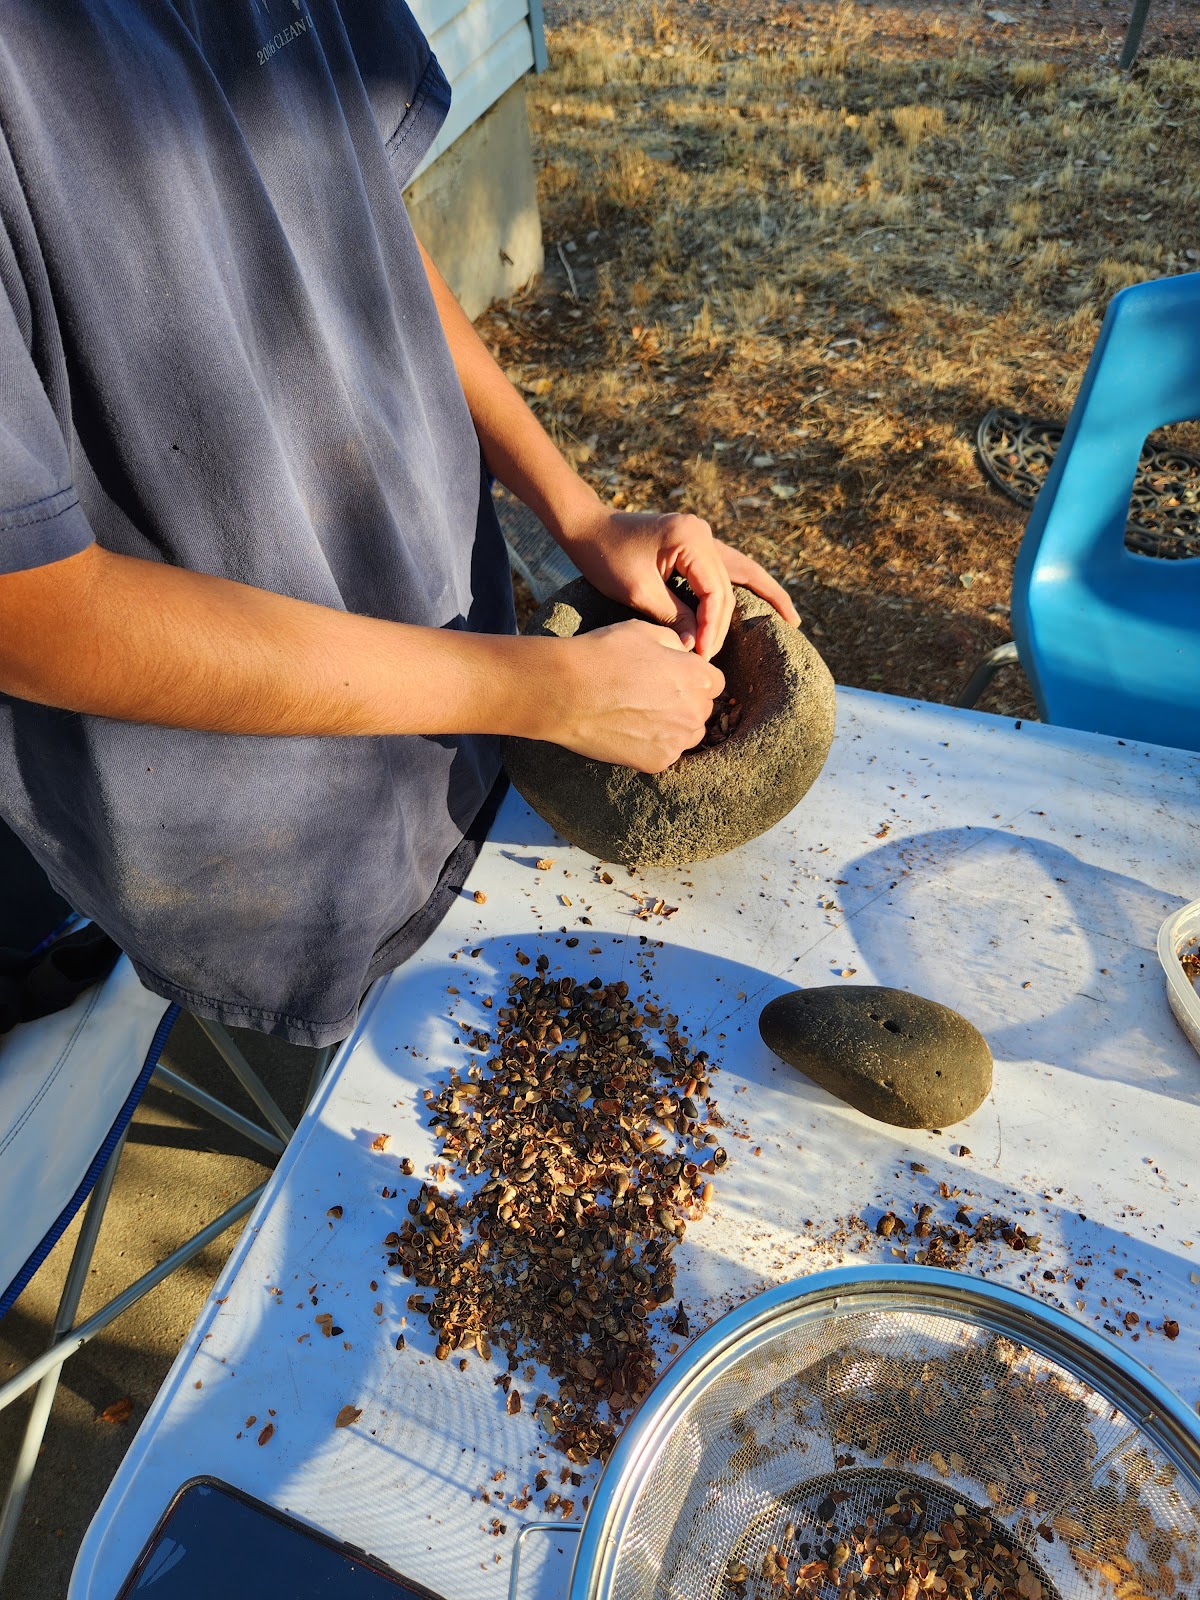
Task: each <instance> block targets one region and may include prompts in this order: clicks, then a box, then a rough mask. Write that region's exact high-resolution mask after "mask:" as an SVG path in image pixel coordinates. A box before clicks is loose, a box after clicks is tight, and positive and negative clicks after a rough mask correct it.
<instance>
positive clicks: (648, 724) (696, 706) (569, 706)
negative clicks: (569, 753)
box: [534, 622, 725, 772]
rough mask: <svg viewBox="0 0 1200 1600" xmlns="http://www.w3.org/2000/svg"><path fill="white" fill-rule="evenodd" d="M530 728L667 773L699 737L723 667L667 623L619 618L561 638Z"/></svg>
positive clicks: (596, 756)
mask: <svg viewBox="0 0 1200 1600" xmlns="http://www.w3.org/2000/svg"><path fill="white" fill-rule="evenodd" d="M556 667H557V668H558V670H556V671H555V672H554V673H552V674H551V675H549V676H548V678H547V679H543V681H542V682H541V684H540V685H539V694H540V697H541V699H540V710H539V718H540V720H541V727H540V728H539V730H538V732H537V733H536V734H535V735H534V736H535V737H537V738H541V739H547V740H550V741H551V742H552V743H554V744H560V745H565V746H566V748H567V749H568V750H574V751H575V752H576V753H577V754H578V755H581V756H590V757H591V759H592V760H593V761H609V762H612V763H613V764H614V765H620V766H626V767H634V768H636V769H637V770H638V771H639V772H665V771H666V769H667V768H668V767H669V766H671V765H673V763H674V762H676V761H678V760H679V757H680V756H681V755H682V754H683V752H684V751H685V750H691V749H692V748H693V747H694V746H695V745H698V744H699V743H700V741H701V740H702V739H703V737H704V729H705V724H706V723H707V721H708V719H709V717H710V716H711V715H712V708H713V701H714V699H715V698H716V697H717V695H719V694H720V692H721V690H722V689H723V688H724V687H725V678H724V675H723V673H721V672H720V670H719V669H718V668H716V667H714V666H713V665H712V664H711V662H708V661H705V660H703V659H702V658H701V657H700V656H698V655H693V654H692V653H691V652H690V651H689V650H688V649H686V648H685V646H684V645H683V643H682V642H681V640H680V639H679V637H678V636H677V635H676V634H675V633H673V632H672V631H671V630H670V629H669V628H657V627H655V626H654V624H653V623H649V622H618V623H614V624H613V625H612V626H611V627H607V628H596V629H595V630H594V631H593V632H591V633H584V634H579V635H577V636H576V637H575V638H573V639H564V640H562V641H561V645H560V647H559V649H558V654H557V660H556Z"/></svg>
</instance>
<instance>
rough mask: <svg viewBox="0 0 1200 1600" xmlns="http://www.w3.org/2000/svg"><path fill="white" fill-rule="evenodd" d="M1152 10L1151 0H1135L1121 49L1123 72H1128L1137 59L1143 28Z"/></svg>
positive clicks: (1120, 63) (1120, 64)
mask: <svg viewBox="0 0 1200 1600" xmlns="http://www.w3.org/2000/svg"><path fill="white" fill-rule="evenodd" d="M1149 10H1150V0H1134V6H1133V15H1132V16H1131V17H1130V19H1129V29H1128V31H1127V32H1126V34H1125V46H1124V48H1123V49H1122V51H1121V59H1120V62H1119V63H1118V65H1119V66H1120V69H1121V71H1122V72H1128V71H1129V69H1130V67H1131V66H1132V65H1133V63H1134V62H1135V61H1136V60H1137V53H1138V50H1139V49H1140V48H1141V43H1142V29H1143V28H1144V27H1145V26H1146V15H1147V13H1148V12H1149Z"/></svg>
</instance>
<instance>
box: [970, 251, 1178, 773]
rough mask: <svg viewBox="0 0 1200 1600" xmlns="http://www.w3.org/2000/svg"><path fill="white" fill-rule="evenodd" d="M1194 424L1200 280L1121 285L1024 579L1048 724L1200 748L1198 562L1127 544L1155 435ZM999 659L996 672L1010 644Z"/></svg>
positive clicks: (1026, 642)
mask: <svg viewBox="0 0 1200 1600" xmlns="http://www.w3.org/2000/svg"><path fill="white" fill-rule="evenodd" d="M1196 418H1200V273H1196V272H1193V273H1188V274H1187V275H1186V276H1183V277H1176V278H1162V279H1158V280H1156V281H1155V282H1153V283H1141V284H1136V285H1135V286H1134V287H1133V288H1131V289H1123V290H1122V291H1121V293H1120V294H1118V295H1117V296H1116V297H1115V298H1114V299H1113V301H1112V303H1111V304H1110V306H1109V308H1108V312H1107V314H1106V315H1105V318H1104V324H1103V326H1102V328H1101V329H1100V336H1099V338H1098V339H1097V341H1096V348H1095V349H1094V350H1093V352H1092V358H1091V361H1090V362H1089V363H1088V369H1087V372H1086V373H1085V375H1084V379H1083V386H1082V388H1081V389H1080V391H1079V397H1078V399H1077V400H1076V402H1075V405H1074V408H1073V409H1072V412H1071V416H1070V420H1069V422H1068V423H1067V428H1066V432H1065V433H1064V435H1063V440H1062V444H1061V445H1060V446H1059V448H1058V452H1057V455H1056V456H1055V460H1054V465H1053V467H1052V468H1051V471H1050V475H1049V477H1048V478H1047V480H1046V483H1045V486H1044V487H1043V489H1042V491H1041V493H1040V494H1039V495H1038V497H1037V500H1036V501H1035V503H1034V507H1033V511H1032V512H1031V514H1030V518H1029V523H1028V526H1027V528H1026V531H1025V537H1024V540H1023V541H1022V544H1021V549H1020V552H1019V554H1018V556H1017V563H1016V568H1015V570H1014V572H1013V589H1012V624H1013V633H1014V635H1015V637H1016V652H1015V654H1016V656H1017V658H1018V659H1019V660H1020V663H1021V665H1022V667H1024V669H1025V674H1026V676H1027V678H1028V679H1029V683H1030V686H1031V688H1032V689H1033V694H1034V698H1035V699H1036V701H1037V704H1038V710H1039V713H1040V715H1041V717H1042V720H1043V721H1044V722H1052V723H1058V724H1060V725H1062V726H1065V727H1069V728H1082V729H1085V730H1087V731H1089V732H1094V733H1109V734H1116V735H1118V736H1121V737H1124V738H1129V739H1142V740H1147V741H1149V742H1151V743H1154V744H1165V745H1175V746H1178V747H1181V748H1183V749H1187V750H1200V560H1196V559H1184V560H1180V561H1166V560H1162V559H1160V558H1157V557H1154V556H1144V555H1140V554H1138V553H1137V552H1135V551H1132V550H1127V549H1126V548H1125V525H1126V522H1127V520H1128V515H1129V503H1130V498H1131V496H1132V493H1133V484H1134V477H1135V475H1136V473H1137V466H1138V458H1139V456H1140V454H1141V450H1142V446H1143V444H1144V443H1145V440H1146V436H1147V435H1148V434H1149V433H1151V432H1153V430H1154V429H1155V428H1160V427H1165V426H1166V425H1167V424H1169V423H1173V422H1185V421H1188V420H1192V419H1196ZM1006 652H1007V654H1006ZM989 659H990V661H991V663H992V670H994V668H995V666H996V665H999V664H1002V662H1003V661H1004V660H1011V659H1013V652H1012V647H1011V646H1002V647H1001V650H999V651H994V652H993V654H992V657H991V658H989ZM987 676H990V673H989V672H988V671H987V669H986V668H984V669H981V671H980V673H977V674H976V677H975V679H973V680H972V685H971V687H970V688H969V689H968V690H967V691H966V692H965V693H964V695H963V697H962V698H961V699H960V701H959V704H960V705H970V704H974V700H975V698H977V697H978V693H979V692H980V691H981V689H982V682H980V680H981V679H982V680H983V682H986V678H987ZM972 690H974V694H973V695H972Z"/></svg>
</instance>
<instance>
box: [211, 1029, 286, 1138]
mask: <svg viewBox="0 0 1200 1600" xmlns="http://www.w3.org/2000/svg"><path fill="white" fill-rule="evenodd" d="M196 1021H197V1022H198V1023H199V1024H200V1026H201V1028H202V1029H203V1030H204V1033H205V1034H206V1035H207V1037H208V1039H209V1040H210V1042H211V1043H212V1044H213V1045H214V1047H215V1048H216V1050H217V1053H218V1055H219V1056H220V1057H221V1059H222V1061H224V1063H225V1065H226V1066H227V1067H228V1068H229V1070H230V1072H232V1073H233V1075H234V1077H235V1078H236V1079H237V1081H238V1082H239V1083H240V1084H241V1086H242V1088H243V1089H245V1091H246V1093H247V1094H248V1095H249V1096H250V1098H251V1100H253V1101H254V1104H255V1105H256V1106H257V1107H258V1109H259V1110H260V1111H261V1112H262V1114H263V1116H264V1117H266V1119H267V1121H268V1122H269V1123H270V1124H271V1126H272V1127H273V1128H274V1129H275V1132H276V1133H277V1134H278V1135H279V1137H280V1138H281V1139H282V1140H283V1142H284V1143H285V1144H286V1143H287V1141H288V1140H289V1139H290V1138H291V1137H292V1134H293V1133H295V1131H296V1130H295V1129H294V1128H293V1127H292V1125H291V1123H290V1122H289V1121H288V1119H287V1118H286V1117H285V1116H284V1114H283V1112H282V1111H281V1110H280V1109H279V1107H278V1106H277V1105H276V1104H275V1101H274V1100H273V1099H272V1097H271V1095H270V1094H269V1093H268V1091H267V1087H266V1085H265V1084H264V1083H263V1081H262V1079H261V1078H260V1077H259V1076H258V1073H257V1072H255V1070H254V1068H253V1067H252V1066H251V1065H250V1063H249V1062H248V1061H247V1060H246V1058H245V1056H244V1055H243V1054H242V1052H241V1051H240V1050H239V1049H238V1047H237V1045H236V1044H234V1042H233V1040H232V1038H231V1037H230V1035H229V1033H228V1031H227V1030H226V1029H225V1028H223V1027H222V1026H221V1024H220V1023H219V1022H209V1021H208V1020H207V1019H206V1018H204V1017H197V1018H196Z"/></svg>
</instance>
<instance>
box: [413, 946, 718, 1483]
mask: <svg viewBox="0 0 1200 1600" xmlns="http://www.w3.org/2000/svg"><path fill="white" fill-rule="evenodd" d="M522 959H524V960H525V961H526V962H527V959H528V958H522V957H521V956H520V955H518V960H522ZM548 965H549V963H548V961H547V958H546V957H545V956H539V957H538V959H537V966H536V975H525V974H519V975H518V976H517V977H515V978H514V980H513V983H512V988H511V992H510V994H509V997H508V1003H507V1005H506V1006H504V1007H501V1008H500V1009H499V1010H498V1012H497V1022H498V1027H497V1038H496V1042H495V1048H494V1052H493V1054H492V1055H491V1058H490V1059H489V1060H488V1061H487V1062H486V1063H484V1062H474V1063H472V1065H471V1066H470V1067H469V1068H468V1069H467V1071H466V1073H465V1074H459V1073H455V1074H452V1075H451V1077H450V1080H449V1082H448V1084H447V1085H446V1087H445V1088H444V1089H443V1090H442V1091H441V1092H440V1093H439V1094H437V1095H436V1096H435V1097H433V1098H432V1099H431V1100H430V1102H429V1105H430V1111H431V1113H432V1115H431V1124H430V1125H431V1126H432V1127H433V1128H434V1131H435V1132H436V1133H437V1134H438V1136H439V1137H440V1139H441V1142H442V1143H441V1158H442V1160H443V1161H444V1162H445V1163H446V1164H447V1165H449V1166H452V1167H453V1168H454V1170H455V1173H456V1175H457V1176H458V1177H459V1178H460V1179H470V1178H481V1179H482V1182H480V1183H478V1184H471V1183H469V1182H467V1183H464V1185H463V1192H462V1193H461V1195H454V1194H450V1193H444V1192H442V1190H441V1189H440V1188H439V1187H438V1186H437V1185H434V1184H429V1183H425V1184H422V1186H421V1190H420V1193H419V1195H418V1196H417V1197H416V1198H415V1199H413V1200H410V1201H409V1203H408V1209H409V1212H410V1216H409V1218H408V1220H407V1221H406V1222H405V1223H404V1225H403V1227H402V1229H401V1230H400V1232H399V1233H398V1234H392V1235H389V1238H388V1239H387V1240H386V1241H385V1244H386V1245H387V1247H388V1248H389V1250H390V1252H391V1254H390V1256H389V1262H390V1263H391V1264H392V1265H398V1266H399V1267H400V1269H401V1271H402V1272H403V1274H404V1275H405V1277H407V1278H410V1279H411V1280H412V1282H413V1283H414V1284H416V1285H418V1286H419V1288H420V1289H421V1290H423V1291H427V1292H425V1293H415V1294H413V1295H412V1296H411V1297H410V1299H409V1307H410V1309H412V1310H415V1311H419V1312H424V1313H425V1315H427V1316H428V1318H429V1321H430V1323H431V1324H432V1326H433V1328H434V1329H435V1330H436V1332H437V1336H438V1345H437V1355H438V1357H439V1359H441V1360H446V1359H447V1358H450V1357H451V1356H454V1355H455V1353H456V1352H457V1353H458V1354H457V1357H456V1359H459V1360H460V1361H461V1360H462V1358H463V1357H464V1356H465V1355H466V1353H467V1352H468V1351H471V1350H473V1351H475V1352H476V1353H478V1354H479V1355H480V1356H482V1357H483V1358H484V1359H485V1360H486V1359H488V1358H490V1356H491V1354H492V1349H493V1346H497V1347H499V1348H500V1349H502V1350H503V1351H504V1352H505V1353H506V1355H507V1358H508V1360H507V1370H506V1371H505V1372H503V1373H501V1374H500V1375H499V1376H498V1377H497V1379H496V1381H497V1383H498V1384H499V1385H500V1387H501V1388H502V1389H504V1390H505V1392H506V1394H507V1405H508V1410H509V1411H510V1413H515V1412H517V1411H519V1410H521V1409H522V1407H523V1406H526V1405H527V1406H531V1407H532V1409H533V1410H534V1411H535V1412H536V1413H537V1415H538V1417H539V1420H540V1421H541V1423H542V1425H543V1427H544V1428H545V1429H546V1431H547V1434H548V1436H549V1437H550V1438H551V1439H552V1440H553V1442H554V1443H555V1444H556V1445H557V1447H558V1448H559V1449H561V1450H562V1451H563V1452H564V1453H565V1454H566V1456H567V1457H568V1459H569V1460H571V1461H574V1462H577V1463H580V1464H582V1463H584V1462H587V1461H589V1460H593V1459H602V1458H604V1457H605V1456H606V1455H607V1454H608V1452H609V1451H610V1449H611V1448H612V1444H613V1441H614V1438H615V1434H616V1429H617V1427H618V1426H619V1424H620V1422H621V1420H622V1419H623V1418H624V1416H625V1415H626V1414H627V1413H628V1412H629V1411H630V1410H631V1409H632V1407H634V1406H635V1405H636V1404H637V1403H638V1401H640V1400H641V1398H642V1397H643V1395H644V1394H645V1393H646V1391H647V1389H648V1388H649V1387H650V1385H651V1384H652V1383H653V1381H654V1377H655V1367H656V1360H655V1351H654V1345H653V1342H652V1337H651V1332H652V1319H653V1318H654V1316H655V1314H656V1312H658V1310H659V1308H660V1307H662V1306H663V1305H665V1304H666V1303H667V1302H669V1301H670V1300H672V1299H673V1298H674V1292H675V1290H674V1280H675V1268H674V1262H673V1260H672V1256H673V1252H674V1250H675V1247H676V1245H677V1244H678V1242H679V1240H680V1239H681V1238H682V1236H683V1233H684V1228H685V1226H686V1223H687V1222H688V1221H689V1220H694V1219H696V1218H697V1217H699V1216H701V1215H702V1214H703V1212H704V1209H705V1207H706V1206H707V1204H708V1202H709V1200H710V1199H711V1197H712V1192H713V1188H712V1181H711V1179H712V1175H713V1174H714V1173H715V1172H716V1171H718V1170H719V1169H720V1168H721V1167H722V1166H724V1164H725V1159H726V1157H725V1151H724V1150H723V1149H722V1148H721V1147H720V1146H719V1145H718V1143H717V1135H716V1133H715V1131H714V1129H715V1128H716V1127H718V1126H720V1125H721V1121H720V1116H719V1112H718V1110H717V1107H716V1104H715V1102H714V1100H713V1099H712V1097H711V1095H710V1094H709V1092H708V1091H709V1070H710V1069H709V1067H708V1061H707V1056H706V1055H705V1053H704V1052H703V1051H699V1052H694V1051H692V1049H691V1048H690V1046H689V1044H688V1042H687V1039H686V1038H685V1037H684V1036H683V1035H681V1034H680V1033H679V1031H678V1018H677V1017H673V1016H669V1015H666V1014H664V1013H663V1012H662V1011H660V1010H659V1009H658V1007H657V1006H655V1005H654V1004H653V1002H651V1001H649V1000H643V1001H642V1002H641V1003H640V1005H639V1004H638V1003H636V1002H635V1001H633V1000H631V999H630V996H629V987H628V985H627V984H626V983H624V982H621V983H612V984H607V985H605V984H604V983H603V982H602V981H601V980H600V979H599V978H593V979H591V981H590V982H589V983H587V984H581V983H577V982H575V981H574V980H573V979H572V978H570V977H562V978H557V979H555V978H551V977H550V976H548ZM649 1029H653V1030H654V1034H655V1035H656V1037H657V1039H658V1041H659V1043H658V1045H657V1046H656V1045H655V1044H654V1043H652V1042H651V1037H650V1033H649V1031H648V1030H649ZM472 1042H473V1043H474V1044H475V1045H476V1046H477V1047H479V1048H482V1049H487V1048H489V1047H490V1045H491V1040H490V1039H488V1038H487V1037H486V1036H480V1035H478V1034H477V1035H475V1036H474V1038H473V1041H472ZM670 1327H671V1329H672V1330H673V1331H674V1332H676V1333H681V1334H682V1333H686V1332H687V1331H688V1327H687V1320H686V1314H685V1313H684V1311H683V1308H682V1306H680V1307H679V1308H678V1309H677V1311H676V1313H675V1316H674V1317H673V1318H672V1320H671V1322H670ZM530 1361H533V1362H537V1363H539V1364H540V1365H541V1366H543V1367H544V1368H545V1369H547V1370H548V1372H549V1374H550V1376H551V1377H552V1378H553V1379H554V1380H555V1382H554V1385H553V1388H554V1390H555V1392H554V1393H553V1394H552V1395H551V1394H545V1393H541V1394H538V1395H537V1396H536V1397H534V1396H528V1395H527V1396H525V1397H524V1398H523V1397H522V1395H521V1392H520V1390H519V1389H518V1388H517V1387H516V1384H515V1383H514V1374H516V1373H518V1371H519V1369H520V1367H521V1365H522V1363H524V1362H530Z"/></svg>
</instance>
